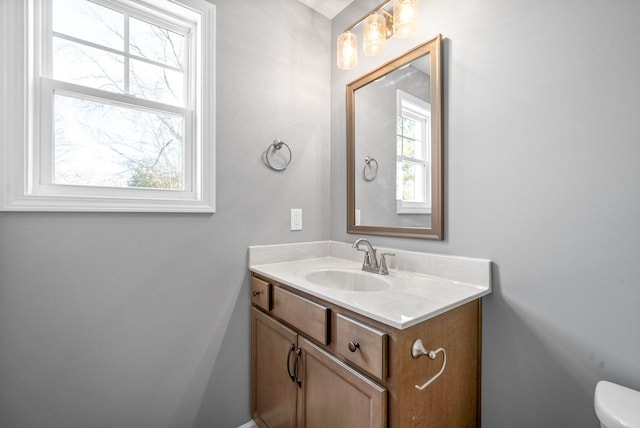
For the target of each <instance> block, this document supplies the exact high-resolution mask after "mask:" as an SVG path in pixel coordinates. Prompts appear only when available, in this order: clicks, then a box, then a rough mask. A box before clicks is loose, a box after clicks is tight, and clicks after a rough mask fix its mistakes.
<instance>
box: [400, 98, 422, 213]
mask: <svg viewBox="0 0 640 428" xmlns="http://www.w3.org/2000/svg"><path fill="white" fill-rule="evenodd" d="M397 112H398V122H397V133H396V134H397V136H396V140H397V151H396V153H397V166H396V200H397V213H398V214H430V213H431V196H430V191H429V189H430V181H431V180H430V176H431V174H430V167H429V162H430V153H431V106H430V104H429V103H427V102H425V101H423V100H421V99H419V98H416V97H414V96H412V95H410V94H407V93H405V92H403V91H400V90H399V91H398V92H397Z"/></svg>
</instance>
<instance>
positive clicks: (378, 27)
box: [362, 13, 387, 56]
mask: <svg viewBox="0 0 640 428" xmlns="http://www.w3.org/2000/svg"><path fill="white" fill-rule="evenodd" d="M362 38H363V44H364V48H363V51H364V53H365V55H371V56H373V55H378V53H380V52H381V51H382V50H383V49H384V47H385V45H386V44H387V22H386V20H385V19H384V16H381V15H378V14H377V13H372V14H371V15H369V16H367V19H365V20H364V33H363V36H362Z"/></svg>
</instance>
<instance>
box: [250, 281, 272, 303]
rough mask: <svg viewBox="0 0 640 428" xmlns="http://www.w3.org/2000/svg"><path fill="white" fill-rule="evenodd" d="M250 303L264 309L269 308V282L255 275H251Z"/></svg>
mask: <svg viewBox="0 0 640 428" xmlns="http://www.w3.org/2000/svg"><path fill="white" fill-rule="evenodd" d="M251 303H253V304H254V305H256V306H258V307H260V308H262V309H264V310H265V311H270V310H271V284H269V283H268V282H266V281H263V280H261V279H259V278H256V277H255V276H252V277H251Z"/></svg>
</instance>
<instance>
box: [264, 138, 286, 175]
mask: <svg viewBox="0 0 640 428" xmlns="http://www.w3.org/2000/svg"><path fill="white" fill-rule="evenodd" d="M282 147H286V149H287V151H288V152H289V153H288V155H287V154H286V153H285V154H284V156H280V158H281V159H279V160H278V158H279V157H278V156H277V155H278V154H282V153H284V152H280V150H281V149H282ZM292 157H293V153H291V148H290V147H289V146H288V145H287V143H285V142H284V141H282V140H273V143H271V144H270V145H269V147H267V150H266V151H265V152H264V161H265V163H266V164H267V166H268V167H269V168H271V169H272V170H274V171H283V170H285V169H287V167H288V166H289V164H290V163H291V158H292Z"/></svg>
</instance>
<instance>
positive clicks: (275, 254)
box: [249, 241, 491, 329]
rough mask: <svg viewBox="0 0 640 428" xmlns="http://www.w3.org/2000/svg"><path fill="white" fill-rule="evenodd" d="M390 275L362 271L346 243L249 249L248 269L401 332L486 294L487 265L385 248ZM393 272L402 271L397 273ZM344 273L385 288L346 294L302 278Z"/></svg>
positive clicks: (488, 284) (355, 253)
mask: <svg viewBox="0 0 640 428" xmlns="http://www.w3.org/2000/svg"><path fill="white" fill-rule="evenodd" d="M381 252H395V253H396V256H395V257H391V258H390V259H389V275H378V274H375V273H367V272H362V271H361V267H362V260H361V258H362V253H360V252H358V251H356V250H355V249H353V248H351V245H350V244H345V243H339V242H333V241H322V242H313V243H301V244H284V245H268V246H252V247H249V269H250V270H251V271H252V272H255V273H258V274H261V275H265V276H267V277H270V278H272V279H274V280H275V281H278V282H280V283H282V284H285V285H288V286H290V287H293V288H296V289H299V290H300V291H303V292H306V293H308V294H310V295H313V296H316V297H318V298H320V299H323V300H326V301H328V302H331V303H335V304H337V305H340V306H343V307H345V308H347V309H350V310H352V311H354V312H356V313H359V314H361V315H364V316H366V317H369V318H372V319H375V320H377V321H380V322H382V323H384V324H387V325H389V326H391V327H395V328H398V329H404V328H407V327H410V326H412V325H415V324H418V323H420V322H422V321H425V320H427V319H430V318H433V317H435V316H437V315H439V314H442V313H444V312H446V311H449V310H451V309H453V308H455V307H458V306H461V305H463V304H465V303H468V302H470V301H472V300H475V299H478V298H480V297H482V296H485V295H487V294H489V293H491V261H489V260H485V259H471V258H465V257H455V256H443V255H434V254H426V253H415V252H407V251H401V250H394V249H389V248H384V249H382V248H381V249H378V253H379V254H380V253H381ZM398 267H402V268H401V269H400V268H398ZM335 270H338V271H344V272H353V273H356V274H358V275H366V276H371V279H372V281H378V283H379V281H384V282H385V284H386V285H387V286H388V287H386V289H383V290H377V291H350V290H342V289H338V288H333V287H326V286H320V285H317V284H315V283H312V282H310V281H309V280H308V279H307V278H306V276H307V274H309V273H311V272H318V271H335Z"/></svg>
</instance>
